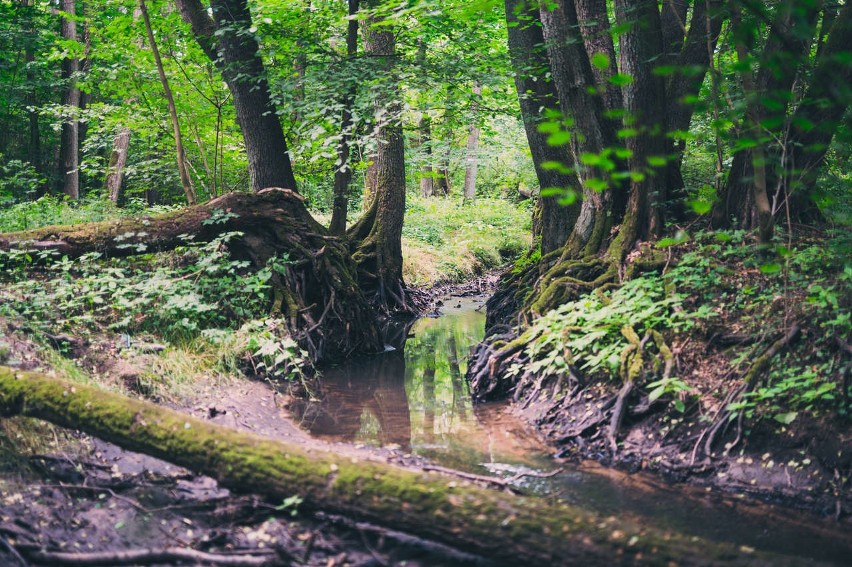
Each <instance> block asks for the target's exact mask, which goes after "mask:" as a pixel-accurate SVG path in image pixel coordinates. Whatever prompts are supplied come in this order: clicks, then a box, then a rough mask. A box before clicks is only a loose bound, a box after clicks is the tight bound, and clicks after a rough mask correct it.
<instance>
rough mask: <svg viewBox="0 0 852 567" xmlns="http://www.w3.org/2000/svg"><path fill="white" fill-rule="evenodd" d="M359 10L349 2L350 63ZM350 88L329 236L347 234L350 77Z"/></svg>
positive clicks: (352, 100) (351, 87) (352, 88)
mask: <svg viewBox="0 0 852 567" xmlns="http://www.w3.org/2000/svg"><path fill="white" fill-rule="evenodd" d="M359 8H360V1H359V0H349V23H348V27H347V30H346V58H347V60H348V61H349V62H351V61H353V60H354V59H355V56H356V55H358V20H357V19H356V17H355V16H356V15H357V14H358V10H359ZM349 81H350V85H349V88H348V89H347V91H346V94H345V95H344V97H343V111H342V113H341V116H340V142H338V144H337V163H336V164H335V165H336V166H337V169H336V170H335V172H334V189H333V195H334V202H333V204H332V211H331V223H330V224H329V227H328V230H329V232H331V233H332V234H337V235H343V234H345V233H346V213H347V210H348V209H349V184H350V183H351V182H352V165H351V164H350V161H351V160H350V155H349V154H350V152H351V148H350V143H351V140H352V127H353V123H352V106H353V105H354V104H355V95H356V94H357V92H358V85H357V83H356V82H355V80H354V79H352V78H350V79H349Z"/></svg>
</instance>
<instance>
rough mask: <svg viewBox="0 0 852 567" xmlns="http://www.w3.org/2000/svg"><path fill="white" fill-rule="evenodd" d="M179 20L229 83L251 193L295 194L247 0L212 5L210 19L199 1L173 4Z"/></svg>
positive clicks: (218, 1)
mask: <svg viewBox="0 0 852 567" xmlns="http://www.w3.org/2000/svg"><path fill="white" fill-rule="evenodd" d="M175 1H176V3H177V5H178V8H179V9H180V13H181V16H182V17H183V19H184V21H186V22H188V23H189V24H190V26H191V27H192V32H193V35H194V36H195V39H196V41H198V43H199V45H200V46H201V48H202V49H203V50H204V51H205V53H207V56H208V57H210V60H211V61H213V62H214V63H215V64H216V66H217V67H218V68H219V70H220V71H221V72H222V76H223V77H224V78H225V82H227V83H228V88H229V89H230V90H231V94H233V96H234V108H235V110H236V113H237V122H238V123H239V125H240V129H242V132H243V138H244V139H245V144H246V154H247V156H248V163H249V177H250V179H251V189H252V190H253V191H259V190H261V189H264V188H267V187H285V188H288V189H293V190H294V191H295V190H296V178H295V177H294V175H293V169H292V166H291V164H290V156H289V154H288V153H287V142H286V140H285V139H284V131H283V130H282V129H281V123H280V122H279V121H278V114H277V113H276V109H275V106H274V105H273V104H272V99H271V98H270V94H269V83H268V82H267V80H266V73H265V71H264V68H263V62H262V61H261V59H260V56H259V54H258V49H259V47H258V44H257V40H256V39H255V36H254V34H253V33H251V32H249V31H248V30H249V29H250V28H251V26H252V23H251V12H250V11H249V7H248V3H247V1H246V0H211V2H210V6H211V8H212V12H213V18H212V19H211V18H210V15H209V14H208V12H207V10H206V9H205V8H204V6H203V5H202V4H201V2H200V0H175Z"/></svg>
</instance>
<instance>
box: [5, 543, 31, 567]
mask: <svg viewBox="0 0 852 567" xmlns="http://www.w3.org/2000/svg"><path fill="white" fill-rule="evenodd" d="M0 547H4V548H5V549H6V550H7V551H8V552H9V553H10V554H11V555H12V557H14V558H15V560H16V561H17V562H18V563H20V564H21V565H23V566H24V567H27V565H29V563H27V560H26V559H24V558H23V557H21V554H20V553H18V550H17V549H15V546H13V545H12V544H11V543H9V542H8V541H7V540H6V538H5V537H3V536H2V535H0Z"/></svg>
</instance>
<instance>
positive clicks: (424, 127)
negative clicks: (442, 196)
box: [418, 110, 435, 197]
mask: <svg viewBox="0 0 852 567" xmlns="http://www.w3.org/2000/svg"><path fill="white" fill-rule="evenodd" d="M418 130H419V131H420V147H421V149H422V150H423V153H424V154H425V158H424V163H423V166H422V167H421V168H420V194H421V195H423V196H424V197H431V196H433V195H434V194H435V173H434V170H433V168H432V118H431V117H430V116H429V111H428V110H424V111H423V114H422V116H421V117H420V123H419V124H418Z"/></svg>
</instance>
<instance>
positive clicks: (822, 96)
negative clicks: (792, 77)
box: [785, 2, 852, 222]
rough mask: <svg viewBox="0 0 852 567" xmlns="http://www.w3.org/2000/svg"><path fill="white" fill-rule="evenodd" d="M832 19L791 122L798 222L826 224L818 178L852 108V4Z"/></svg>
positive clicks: (793, 188) (790, 173) (790, 163)
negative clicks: (817, 194)
mask: <svg viewBox="0 0 852 567" xmlns="http://www.w3.org/2000/svg"><path fill="white" fill-rule="evenodd" d="M826 12H829V9H828V8H826ZM823 17H824V18H825V17H826V16H825V15H824V16H823ZM830 19H831V20H832V25H831V28H830V31H829V33H828V39H827V40H826V41H825V42H824V43H821V44H820V49H819V50H818V54H817V62H816V68H815V69H814V72H813V75H812V76H811V79H810V84H809V85H808V89H807V91H805V95H804V97H803V99H802V101H801V103H800V104H799V106H798V108H796V112H795V114H794V115H793V119H792V121H791V132H790V136H789V141H788V151H787V157H788V161H787V163H786V167H785V169H786V170H787V172H788V173H787V175H788V178H789V179H790V180H791V186H790V188H789V190H790V198H791V206H790V209H791V210H792V211H793V214H794V215H795V217H796V219H797V220H798V221H799V222H818V221H820V220H822V214H821V213H820V211H819V208H818V207H817V206H816V204H815V203H814V200H813V199H812V193H813V190H814V187H815V185H816V181H817V173H818V172H819V166H820V165H821V164H822V162H823V160H824V158H825V154H826V152H827V151H828V148H829V146H830V145H831V139H832V138H833V137H834V133H835V132H836V131H837V128H838V126H839V125H840V123H841V121H842V120H843V115H844V113H845V112H846V111H847V109H848V108H849V107H850V105H852V87H850V85H852V64H850V59H849V55H850V47H849V46H850V45H852V4H850V3H849V2H847V3H846V4H844V5H843V6H842V8H841V9H840V12H838V13H837V15H836V17H831V18H830Z"/></svg>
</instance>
